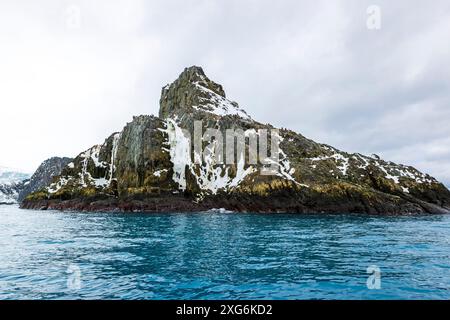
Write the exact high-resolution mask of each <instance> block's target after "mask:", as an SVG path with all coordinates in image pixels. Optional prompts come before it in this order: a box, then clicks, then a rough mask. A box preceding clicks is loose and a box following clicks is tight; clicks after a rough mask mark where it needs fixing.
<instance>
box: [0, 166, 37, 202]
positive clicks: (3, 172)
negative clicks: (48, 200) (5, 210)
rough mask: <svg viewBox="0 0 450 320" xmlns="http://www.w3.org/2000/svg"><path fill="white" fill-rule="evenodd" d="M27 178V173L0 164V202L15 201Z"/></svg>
mask: <svg viewBox="0 0 450 320" xmlns="http://www.w3.org/2000/svg"><path fill="white" fill-rule="evenodd" d="M29 178H30V174H29V173H25V172H23V171H20V170H17V169H12V168H7V167H2V166H0V204H14V203H17V198H18V196H19V192H20V191H21V190H22V189H23V188H24V186H25V185H26V184H27V183H28V181H27V180H28V179H29Z"/></svg>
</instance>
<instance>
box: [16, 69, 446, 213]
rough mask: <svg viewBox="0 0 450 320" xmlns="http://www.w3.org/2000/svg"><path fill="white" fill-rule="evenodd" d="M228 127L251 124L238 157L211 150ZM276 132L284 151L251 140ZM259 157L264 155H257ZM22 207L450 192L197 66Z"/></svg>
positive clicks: (364, 208)
mask: <svg viewBox="0 0 450 320" xmlns="http://www.w3.org/2000/svg"><path fill="white" fill-rule="evenodd" d="M208 128H213V129H216V133H215V135H214V136H211V135H207V134H205V135H203V140H202V141H201V142H200V144H195V142H194V143H193V141H192V140H193V137H194V136H195V135H196V133H198V132H200V133H201V134H203V133H205V132H207V131H206V130H207V129H208ZM227 130H233V132H243V133H244V137H245V142H246V143H245V145H244V147H243V149H241V150H239V148H238V145H237V144H236V148H235V150H234V151H233V153H232V155H230V154H228V153H226V152H225V153H226V155H222V157H228V156H231V157H232V158H233V161H232V163H230V161H226V164H224V163H222V162H221V161H217V157H213V156H212V154H217V153H216V152H217V151H218V150H222V151H224V150H226V149H227V146H230V145H231V144H233V146H234V144H235V139H234V137H232V139H227V138H225V137H227ZM269 131H270V132H271V133H272V135H270V136H269V137H268V141H267V144H268V146H271V145H272V142H274V141H275V142H276V141H278V144H276V145H278V146H279V149H278V150H277V152H276V155H277V157H275V158H274V157H273V156H274V154H273V152H271V154H270V155H267V156H264V155H263V154H261V153H260V151H261V148H262V149H264V147H261V145H260V146H259V152H256V154H255V152H252V151H251V148H250V147H249V146H250V145H251V143H252V141H253V142H254V141H258V142H259V141H261V138H262V136H263V134H264V133H265V132H269ZM220 137H222V138H225V139H224V141H225V142H224V144H223V145H222V144H221V143H220V141H221V139H220ZM269 149H270V147H269ZM266 151H267V150H266ZM218 154H219V155H220V154H221V153H220V152H219V153H218ZM219 158H220V156H219ZM255 158H256V159H258V160H259V161H257V162H252V161H251V159H255ZM219 160H223V159H219ZM269 166H270V167H271V169H272V174H270V175H268V174H265V172H266V171H267V168H268V167H269ZM274 168H275V171H274V170H273V169H274ZM22 207H23V208H50V209H75V210H88V211H92V210H93V211H104V210H115V211H147V212H166V211H198V210H208V209H211V208H225V209H227V210H233V211H247V212H293V213H342V212H350V213H370V214H383V215H386V214H423V213H448V212H449V210H450V191H449V190H448V189H447V188H445V187H444V186H443V185H442V184H441V183H440V182H438V181H437V180H436V179H434V178H433V177H431V176H429V175H427V174H423V173H421V172H419V171H418V170H416V169H414V168H413V167H410V166H405V165H399V164H395V163H392V162H389V161H384V160H382V159H380V158H379V157H378V156H366V155H362V154H350V153H347V152H344V151H341V150H338V149H336V148H333V147H331V146H328V145H324V144H320V143H316V142H314V141H312V140H310V139H307V138H305V137H303V136H302V135H300V134H298V133H295V132H293V131H291V130H287V129H280V130H275V128H274V127H272V126H271V125H269V124H262V123H259V122H257V121H255V120H253V118H252V117H250V116H249V115H248V114H247V113H246V112H245V111H244V110H243V109H242V108H241V107H240V106H239V105H238V104H237V103H236V102H233V101H231V100H228V99H227V97H226V95H225V92H224V90H223V88H222V86H221V85H219V84H217V83H215V82H213V81H211V80H210V79H208V78H207V77H206V75H205V74H204V72H203V70H202V69H201V68H199V67H191V68H187V69H186V70H185V71H184V72H183V73H182V74H181V75H180V76H179V78H178V79H177V80H176V81H175V82H173V83H172V84H170V85H167V86H165V87H164V88H163V90H162V94H161V100H160V112H159V117H155V116H139V117H135V118H134V119H133V121H131V122H130V123H128V124H127V125H126V126H125V128H124V129H123V130H122V131H121V132H120V133H115V134H113V135H111V136H110V137H109V138H108V139H106V140H105V142H104V143H103V144H101V145H96V146H94V147H92V148H91V149H89V150H87V151H85V152H83V153H81V154H80V155H79V156H78V157H76V158H75V159H74V160H73V161H72V162H71V163H69V164H68V165H67V166H66V167H65V168H64V169H63V170H62V172H61V174H60V176H58V177H56V178H55V179H54V181H53V183H52V184H51V185H50V186H49V187H47V188H44V189H42V190H40V191H38V192H35V193H33V194H31V195H29V196H28V197H27V198H26V199H25V200H24V202H23V204H22Z"/></svg>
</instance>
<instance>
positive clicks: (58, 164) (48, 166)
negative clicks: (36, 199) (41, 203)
mask: <svg viewBox="0 0 450 320" xmlns="http://www.w3.org/2000/svg"><path fill="white" fill-rule="evenodd" d="M71 161H72V159H71V158H59V157H54V158H50V159H48V160H45V161H44V162H43V163H42V164H41V165H40V166H39V168H38V169H37V170H36V172H35V173H34V174H33V176H32V177H31V178H30V180H29V181H28V182H27V183H26V184H25V185H24V187H23V189H22V190H21V191H20V192H19V196H18V200H19V202H21V201H22V200H23V199H25V198H26V197H27V196H28V195H29V194H31V193H33V192H36V191H39V190H41V189H43V188H45V187H47V186H49V185H50V183H51V182H52V180H53V178H54V177H55V176H59V175H60V174H61V171H62V169H63V168H64V167H65V166H67V165H68V164H69V163H70V162H71Z"/></svg>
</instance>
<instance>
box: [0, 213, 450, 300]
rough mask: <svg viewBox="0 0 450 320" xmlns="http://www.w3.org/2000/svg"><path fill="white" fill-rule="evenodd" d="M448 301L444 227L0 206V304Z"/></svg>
mask: <svg viewBox="0 0 450 320" xmlns="http://www.w3.org/2000/svg"><path fill="white" fill-rule="evenodd" d="M369 266H374V267H375V269H373V270H377V268H378V269H379V271H380V274H379V275H380V276H379V277H377V279H376V281H374V282H371V281H369V286H368V284H367V282H368V277H369V276H371V274H370V273H367V268H368V267H369ZM372 276H373V275H372ZM369 287H370V288H371V289H369ZM448 298H450V216H426V217H381V218H379V217H367V216H355V215H340V216H298V215H261V214H235V213H196V214H185V213H178V214H107V213H62V212H52V211H25V210H20V209H18V208H17V207H14V206H0V299H448Z"/></svg>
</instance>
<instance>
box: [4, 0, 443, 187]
mask: <svg viewBox="0 0 450 320" xmlns="http://www.w3.org/2000/svg"><path fill="white" fill-rule="evenodd" d="M374 4H375V5H378V6H379V8H380V9H381V25H380V26H381V29H378V30H377V29H369V28H368V26H367V19H370V21H371V22H373V21H376V20H373V18H376V13H375V14H373V12H374V11H370V14H369V15H368V13H367V9H368V7H369V6H370V5H374ZM369 25H370V26H372V27H373V26H376V25H377V24H376V23H375V24H373V23H372V24H369ZM449 40H450V2H449V1H448V0H442V1H441V0H433V1H425V0H423V1H413V0H396V1H392V0H386V1H384V0H383V1H381V0H378V1H363V0H346V1H336V0H334V1H329V0H323V1H321V0H311V1H300V0H292V1H273V0H272V1H265V0H195V1H194V0H180V1H173V0H164V1H162V0H161V1H156V0H153V1H140V0H107V1H106V0H105V1H100V0H95V1H92V0H85V1H78V0H72V1H61V0H53V1H49V0H40V1H32V0H30V1H26V0H21V1H13V0H10V1H8V0H1V2H0V108H1V118H0V150H1V153H0V165H2V166H9V167H15V168H21V169H24V170H28V171H33V170H34V169H35V168H36V167H37V166H38V165H39V164H40V163H41V162H42V161H43V160H45V159H46V158H49V157H51V156H71V157H74V156H76V155H77V154H78V153H80V152H81V151H83V150H85V149H87V148H89V147H90V146H92V145H94V144H97V143H102V142H103V141H104V139H105V138H106V137H107V136H109V135H110V134H111V133H112V132H114V131H120V130H121V129H122V128H123V126H124V125H125V124H126V122H129V121H130V120H131V119H132V116H133V115H139V114H157V113H158V107H159V106H158V103H159V97H160V92H161V87H162V86H163V85H165V84H166V83H169V82H171V81H173V80H174V79H175V78H176V77H177V76H178V74H179V73H180V72H181V71H182V70H183V68H184V67H187V66H191V65H200V66H202V67H203V68H204V70H205V72H206V74H207V75H208V76H209V77H210V78H211V79H212V80H214V81H216V82H219V83H221V84H222V85H223V86H224V88H225V91H226V92H227V96H228V97H229V98H230V99H232V100H236V101H237V102H239V104H240V105H241V106H242V107H243V108H244V109H245V110H247V112H248V113H249V114H251V115H252V117H253V118H254V119H256V120H259V121H261V122H270V123H272V124H274V125H276V126H280V127H281V126H282V127H288V128H291V129H294V130H295V131H298V132H300V133H302V134H303V135H305V136H307V137H309V138H312V139H314V140H316V141H319V142H324V143H328V144H331V145H333V146H335V147H338V148H340V149H343V150H345V151H351V152H361V153H366V154H371V153H377V154H379V155H380V156H382V157H383V158H386V159H387V160H392V161H396V162H400V163H404V164H411V165H414V166H416V167H417V168H419V169H420V170H422V171H424V172H427V173H430V174H432V175H434V176H435V177H437V178H438V179H440V180H441V181H443V182H444V183H446V184H447V185H450V125H449V120H450V44H449V43H450V42H449Z"/></svg>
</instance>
